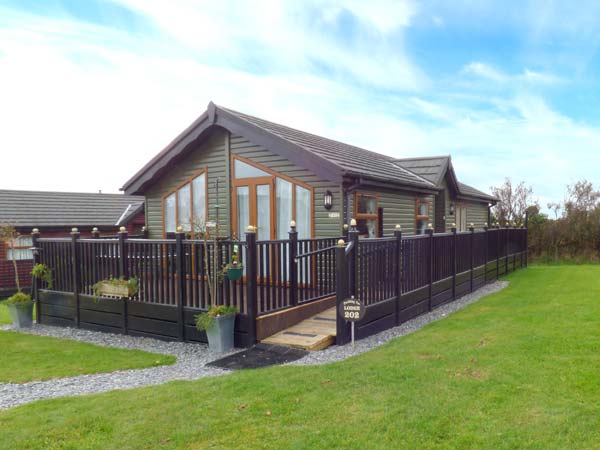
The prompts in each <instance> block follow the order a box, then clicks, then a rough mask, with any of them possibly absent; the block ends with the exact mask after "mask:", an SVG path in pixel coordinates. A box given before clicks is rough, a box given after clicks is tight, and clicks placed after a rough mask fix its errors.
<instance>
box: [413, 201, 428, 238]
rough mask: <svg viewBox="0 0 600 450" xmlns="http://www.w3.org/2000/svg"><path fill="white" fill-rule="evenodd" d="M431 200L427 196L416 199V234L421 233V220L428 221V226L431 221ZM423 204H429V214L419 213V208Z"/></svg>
mask: <svg viewBox="0 0 600 450" xmlns="http://www.w3.org/2000/svg"><path fill="white" fill-rule="evenodd" d="M431 203H432V202H431V200H428V199H425V198H420V197H417V199H416V200H415V234H419V227H418V224H419V221H421V220H425V221H426V222H428V224H427V226H429V223H431V209H432V204H431ZM421 204H426V205H427V215H426V216H424V215H422V214H419V209H420V206H421Z"/></svg>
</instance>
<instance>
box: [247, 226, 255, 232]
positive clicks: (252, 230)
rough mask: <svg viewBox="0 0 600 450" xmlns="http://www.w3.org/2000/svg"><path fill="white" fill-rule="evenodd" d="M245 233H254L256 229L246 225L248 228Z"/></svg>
mask: <svg viewBox="0 0 600 450" xmlns="http://www.w3.org/2000/svg"><path fill="white" fill-rule="evenodd" d="M246 233H256V228H255V227H253V226H252V225H248V228H246Z"/></svg>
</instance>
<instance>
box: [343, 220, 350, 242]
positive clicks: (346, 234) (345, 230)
mask: <svg viewBox="0 0 600 450" xmlns="http://www.w3.org/2000/svg"><path fill="white" fill-rule="evenodd" d="M348 230H349V227H348V224H347V223H345V224H344V228H343V231H342V236H343V239H344V241H346V242H348Z"/></svg>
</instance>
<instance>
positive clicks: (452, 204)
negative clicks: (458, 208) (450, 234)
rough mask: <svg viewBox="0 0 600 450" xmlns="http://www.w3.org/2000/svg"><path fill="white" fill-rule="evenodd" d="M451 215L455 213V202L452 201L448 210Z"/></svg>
mask: <svg viewBox="0 0 600 450" xmlns="http://www.w3.org/2000/svg"><path fill="white" fill-rule="evenodd" d="M448 212H449V213H450V215H451V216H453V215H454V203H450V210H449V211H448Z"/></svg>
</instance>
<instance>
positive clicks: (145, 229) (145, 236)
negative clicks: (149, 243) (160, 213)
mask: <svg viewBox="0 0 600 450" xmlns="http://www.w3.org/2000/svg"><path fill="white" fill-rule="evenodd" d="M142 239H148V227H147V226H145V225H144V226H143V227H142Z"/></svg>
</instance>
